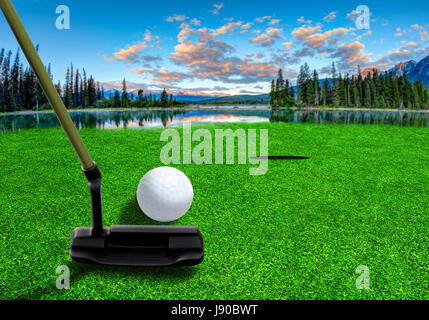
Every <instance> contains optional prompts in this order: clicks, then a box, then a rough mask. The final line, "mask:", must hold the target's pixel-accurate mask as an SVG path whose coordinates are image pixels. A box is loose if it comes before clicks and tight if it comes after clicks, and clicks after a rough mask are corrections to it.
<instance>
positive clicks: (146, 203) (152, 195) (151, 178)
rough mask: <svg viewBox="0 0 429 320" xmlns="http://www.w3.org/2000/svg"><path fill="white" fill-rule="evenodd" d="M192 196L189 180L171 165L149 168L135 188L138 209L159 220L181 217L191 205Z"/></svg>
mask: <svg viewBox="0 0 429 320" xmlns="http://www.w3.org/2000/svg"><path fill="white" fill-rule="evenodd" d="M193 198H194V190H193V188H192V184H191V181H189V179H188V177H187V176H186V175H185V174H184V173H183V172H182V171H180V170H178V169H175V168H171V167H159V168H155V169H152V170H150V171H149V172H148V173H146V174H145V175H144V176H143V178H142V179H141V180H140V183H139V186H138V188H137V201H138V203H139V206H140V209H142V211H143V212H144V213H145V214H146V215H147V216H148V217H149V218H151V219H153V220H156V221H159V222H170V221H174V220H177V219H179V218H181V217H183V216H184V215H185V213H186V212H187V211H188V210H189V208H190V207H191V204H192V199H193Z"/></svg>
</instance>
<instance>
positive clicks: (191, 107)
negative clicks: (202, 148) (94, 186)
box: [0, 104, 429, 116]
mask: <svg viewBox="0 0 429 320" xmlns="http://www.w3.org/2000/svg"><path fill="white" fill-rule="evenodd" d="M261 106H265V105H252V106H249V107H247V108H240V107H237V105H224V106H207V107H205V106H204V105H197V104H195V105H189V106H186V107H177V108H160V107H156V108H88V109H67V112H69V113H75V112H94V111H99V112H104V111H105V112H112V111H119V112H124V111H181V110H228V111H231V110H233V111H255V110H256V111H284V110H293V111H376V112H404V113H406V112H408V113H429V110H428V109H420V110H418V109H370V108H347V107H343V108H341V107H337V108H324V107H308V108H298V107H291V108H285V107H280V108H277V109H273V108H271V107H269V108H258V107H261ZM47 113H48V114H49V113H54V111H53V110H40V111H30V110H28V111H15V112H0V116H10V115H33V114H47Z"/></svg>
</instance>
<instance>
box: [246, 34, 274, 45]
mask: <svg viewBox="0 0 429 320" xmlns="http://www.w3.org/2000/svg"><path fill="white" fill-rule="evenodd" d="M249 42H250V43H253V44H255V45H260V46H261V47H269V46H271V45H273V44H274V40H273V39H271V38H270V37H269V36H268V35H266V34H265V33H264V34H261V35H260V36H257V37H256V38H253V39H250V40H249Z"/></svg>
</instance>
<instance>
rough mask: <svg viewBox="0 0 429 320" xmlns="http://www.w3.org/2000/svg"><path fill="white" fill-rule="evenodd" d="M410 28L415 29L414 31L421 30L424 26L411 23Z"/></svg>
mask: <svg viewBox="0 0 429 320" xmlns="http://www.w3.org/2000/svg"><path fill="white" fill-rule="evenodd" d="M411 28H413V29H414V30H416V31H423V30H424V27H423V26H421V25H419V24H413V25H412V26H411Z"/></svg>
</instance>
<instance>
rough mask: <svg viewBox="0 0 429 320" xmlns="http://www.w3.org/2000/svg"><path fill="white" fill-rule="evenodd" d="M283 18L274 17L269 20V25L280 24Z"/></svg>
mask: <svg viewBox="0 0 429 320" xmlns="http://www.w3.org/2000/svg"><path fill="white" fill-rule="evenodd" d="M280 21H281V20H280V19H273V20H271V21H270V22H268V25H270V26H273V25H275V24H278V23H279V22H280Z"/></svg>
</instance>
